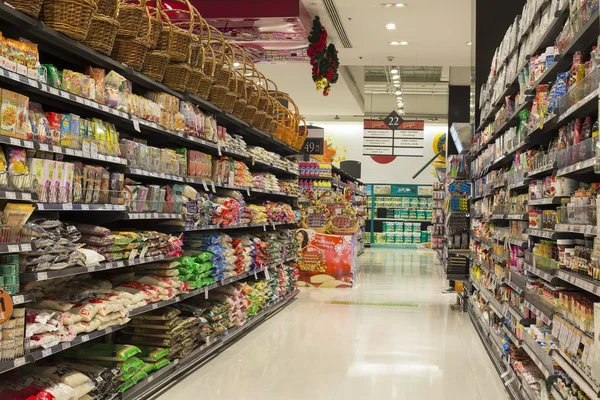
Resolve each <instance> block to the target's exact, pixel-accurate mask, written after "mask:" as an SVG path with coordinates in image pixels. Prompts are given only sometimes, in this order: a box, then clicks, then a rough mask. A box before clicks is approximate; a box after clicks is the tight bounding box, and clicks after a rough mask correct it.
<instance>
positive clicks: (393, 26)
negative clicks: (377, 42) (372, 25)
mask: <svg viewBox="0 0 600 400" xmlns="http://www.w3.org/2000/svg"><path fill="white" fill-rule="evenodd" d="M385 29H387V30H388V31H393V30H395V29H396V24H385Z"/></svg>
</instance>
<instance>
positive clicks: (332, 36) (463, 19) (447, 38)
mask: <svg viewBox="0 0 600 400" xmlns="http://www.w3.org/2000/svg"><path fill="white" fill-rule="evenodd" d="M392 1H399V2H404V3H406V4H407V6H406V7H402V8H396V7H391V8H385V7H383V6H382V5H381V3H384V2H392ZM302 2H303V3H304V6H305V7H306V9H307V10H308V12H309V14H310V15H311V16H314V15H319V16H320V17H321V21H322V22H323V25H324V26H325V28H326V29H327V31H328V33H329V40H330V41H333V42H334V43H335V45H336V46H337V49H338V51H339V57H340V62H341V65H342V66H349V67H350V70H351V71H352V73H353V74H354V75H355V77H354V79H355V81H356V82H357V85H354V83H352V82H351V81H347V80H345V79H344V77H343V76H340V80H339V81H338V83H337V84H335V85H334V86H333V88H332V90H331V93H330V95H329V96H328V97H324V96H323V95H322V94H321V92H317V91H316V89H315V86H314V83H313V82H312V79H311V67H310V65H309V64H272V65H268V64H262V65H260V66H259V67H260V70H261V71H262V72H264V73H265V74H266V75H267V76H269V77H270V78H271V79H273V80H274V81H275V82H277V84H278V86H279V88H280V90H282V91H284V92H287V93H289V94H290V96H292V98H293V99H294V100H295V101H296V103H297V104H298V106H299V108H300V111H301V113H302V114H303V115H305V116H306V117H307V118H311V117H313V116H321V117H322V116H330V117H331V118H333V117H334V116H336V115H339V116H340V117H342V116H353V115H362V114H363V113H364V112H365V110H366V111H367V112H371V111H374V112H375V111H379V110H371V107H370V106H367V107H365V105H364V104H363V102H361V101H360V100H358V101H357V99H360V98H361V96H356V95H355V94H356V93H362V97H364V98H366V96H365V95H364V92H365V91H364V77H363V76H358V75H359V73H360V72H358V71H362V70H363V69H362V68H360V67H359V66H375V65H381V66H436V67H451V66H470V65H471V47H469V46H467V45H466V42H469V41H471V0H404V1H403V0H334V2H335V6H336V7H337V11H338V15H339V19H340V21H341V23H342V25H343V27H344V29H345V31H346V35H347V36H348V38H349V40H350V42H351V44H352V48H349V49H346V48H344V47H343V45H342V43H341V42H340V40H339V38H338V35H337V32H336V29H335V27H334V25H333V23H332V21H331V19H330V18H329V15H328V13H327V10H326V9H325V6H324V4H323V0H302ZM388 23H395V24H396V26H397V29H396V30H394V31H388V30H386V28H385V25H386V24H388ZM391 41H398V42H400V41H407V42H409V45H408V46H390V45H389V42H391ZM360 57H362V59H361V58H360ZM388 57H394V59H393V61H391V62H390V61H389V60H388ZM353 93H354V94H353ZM429 97H438V98H437V99H433V98H432V101H433V102H435V103H436V108H439V106H437V105H438V104H439V103H440V99H439V96H419V101H418V104H412V105H411V104H409V102H408V99H406V101H405V103H406V110H407V113H408V112H411V113H412V112H413V111H414V112H415V113H423V114H428V113H430V112H431V107H430V106H429V105H427V104H426V103H427V98H429ZM446 99H447V97H446ZM381 103H382V104H384V106H383V108H386V110H387V112H389V111H391V108H393V107H394V104H395V102H394V98H393V97H392V96H390V98H389V101H384V102H381ZM446 103H447V100H446ZM420 108H423V110H420ZM426 109H427V110H426ZM386 110H383V109H382V110H381V111H382V112H383V111H386Z"/></svg>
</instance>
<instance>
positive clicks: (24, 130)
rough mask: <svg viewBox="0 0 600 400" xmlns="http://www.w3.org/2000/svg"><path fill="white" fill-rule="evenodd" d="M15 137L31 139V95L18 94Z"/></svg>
mask: <svg viewBox="0 0 600 400" xmlns="http://www.w3.org/2000/svg"><path fill="white" fill-rule="evenodd" d="M14 136H15V137H17V138H19V139H25V140H29V139H31V126H30V124H29V97H27V96H23V95H22V94H19V95H17V124H16V126H15V135H14Z"/></svg>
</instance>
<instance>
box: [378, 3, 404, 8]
mask: <svg viewBox="0 0 600 400" xmlns="http://www.w3.org/2000/svg"><path fill="white" fill-rule="evenodd" d="M381 6H382V7H385V8H390V7H398V8H402V7H406V3H381Z"/></svg>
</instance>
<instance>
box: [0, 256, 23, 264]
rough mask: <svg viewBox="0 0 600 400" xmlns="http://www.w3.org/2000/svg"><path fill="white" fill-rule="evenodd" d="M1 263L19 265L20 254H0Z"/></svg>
mask: <svg viewBox="0 0 600 400" xmlns="http://www.w3.org/2000/svg"><path fill="white" fill-rule="evenodd" d="M0 263H2V264H15V265H19V255H18V254H5V255H2V256H0Z"/></svg>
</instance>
